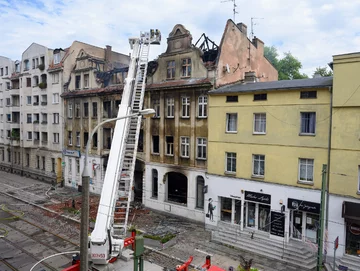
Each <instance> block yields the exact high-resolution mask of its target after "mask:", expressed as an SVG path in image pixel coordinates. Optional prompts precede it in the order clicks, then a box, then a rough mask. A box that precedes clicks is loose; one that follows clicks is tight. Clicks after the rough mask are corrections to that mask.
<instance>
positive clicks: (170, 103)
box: [166, 97, 175, 119]
mask: <svg viewBox="0 0 360 271" xmlns="http://www.w3.org/2000/svg"><path fill="white" fill-rule="evenodd" d="M170 113H171V114H170ZM166 118H168V119H173V118H175V98H174V97H167V98H166Z"/></svg>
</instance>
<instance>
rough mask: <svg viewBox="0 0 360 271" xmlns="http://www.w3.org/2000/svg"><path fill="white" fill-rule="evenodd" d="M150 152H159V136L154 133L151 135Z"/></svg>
mask: <svg viewBox="0 0 360 271" xmlns="http://www.w3.org/2000/svg"><path fill="white" fill-rule="evenodd" d="M152 143H153V144H152V153H154V154H159V136H158V135H154V136H153V137H152Z"/></svg>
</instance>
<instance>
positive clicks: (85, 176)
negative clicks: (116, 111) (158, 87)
mask: <svg viewBox="0 0 360 271" xmlns="http://www.w3.org/2000/svg"><path fill="white" fill-rule="evenodd" d="M154 114H155V110H154V109H152V108H148V109H143V110H140V111H139V112H138V113H135V114H130V115H126V116H122V117H117V118H113V119H107V120H105V121H103V122H100V123H99V124H98V125H96V127H95V128H94V129H93V130H92V131H91V134H90V137H89V139H88V141H87V143H86V149H85V157H84V169H83V172H82V174H81V180H82V192H81V222H80V223H81V225H80V227H81V228H80V270H81V271H88V228H89V183H90V173H89V169H88V164H87V161H88V154H89V149H90V145H91V139H92V137H93V136H94V134H95V133H96V132H97V130H98V129H99V128H100V127H101V126H103V125H104V124H105V123H108V122H113V121H117V120H121V119H126V118H132V117H139V116H153V115H154Z"/></svg>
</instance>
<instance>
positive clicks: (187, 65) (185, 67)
mask: <svg viewBox="0 0 360 271" xmlns="http://www.w3.org/2000/svg"><path fill="white" fill-rule="evenodd" d="M181 68H182V77H190V76H191V58H186V59H183V60H182V66H181Z"/></svg>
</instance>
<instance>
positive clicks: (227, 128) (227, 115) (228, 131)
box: [225, 113, 238, 134]
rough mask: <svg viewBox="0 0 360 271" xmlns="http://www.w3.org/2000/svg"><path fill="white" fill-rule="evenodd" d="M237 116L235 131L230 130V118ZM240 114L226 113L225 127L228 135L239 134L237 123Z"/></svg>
mask: <svg viewBox="0 0 360 271" xmlns="http://www.w3.org/2000/svg"><path fill="white" fill-rule="evenodd" d="M233 115H234V116H235V117H236V122H235V130H229V124H230V116H233ZM237 116H238V113H226V126H225V132H226V133H227V134H236V133H237V128H238V127H237V126H238V125H237V123H238V117H237Z"/></svg>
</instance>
